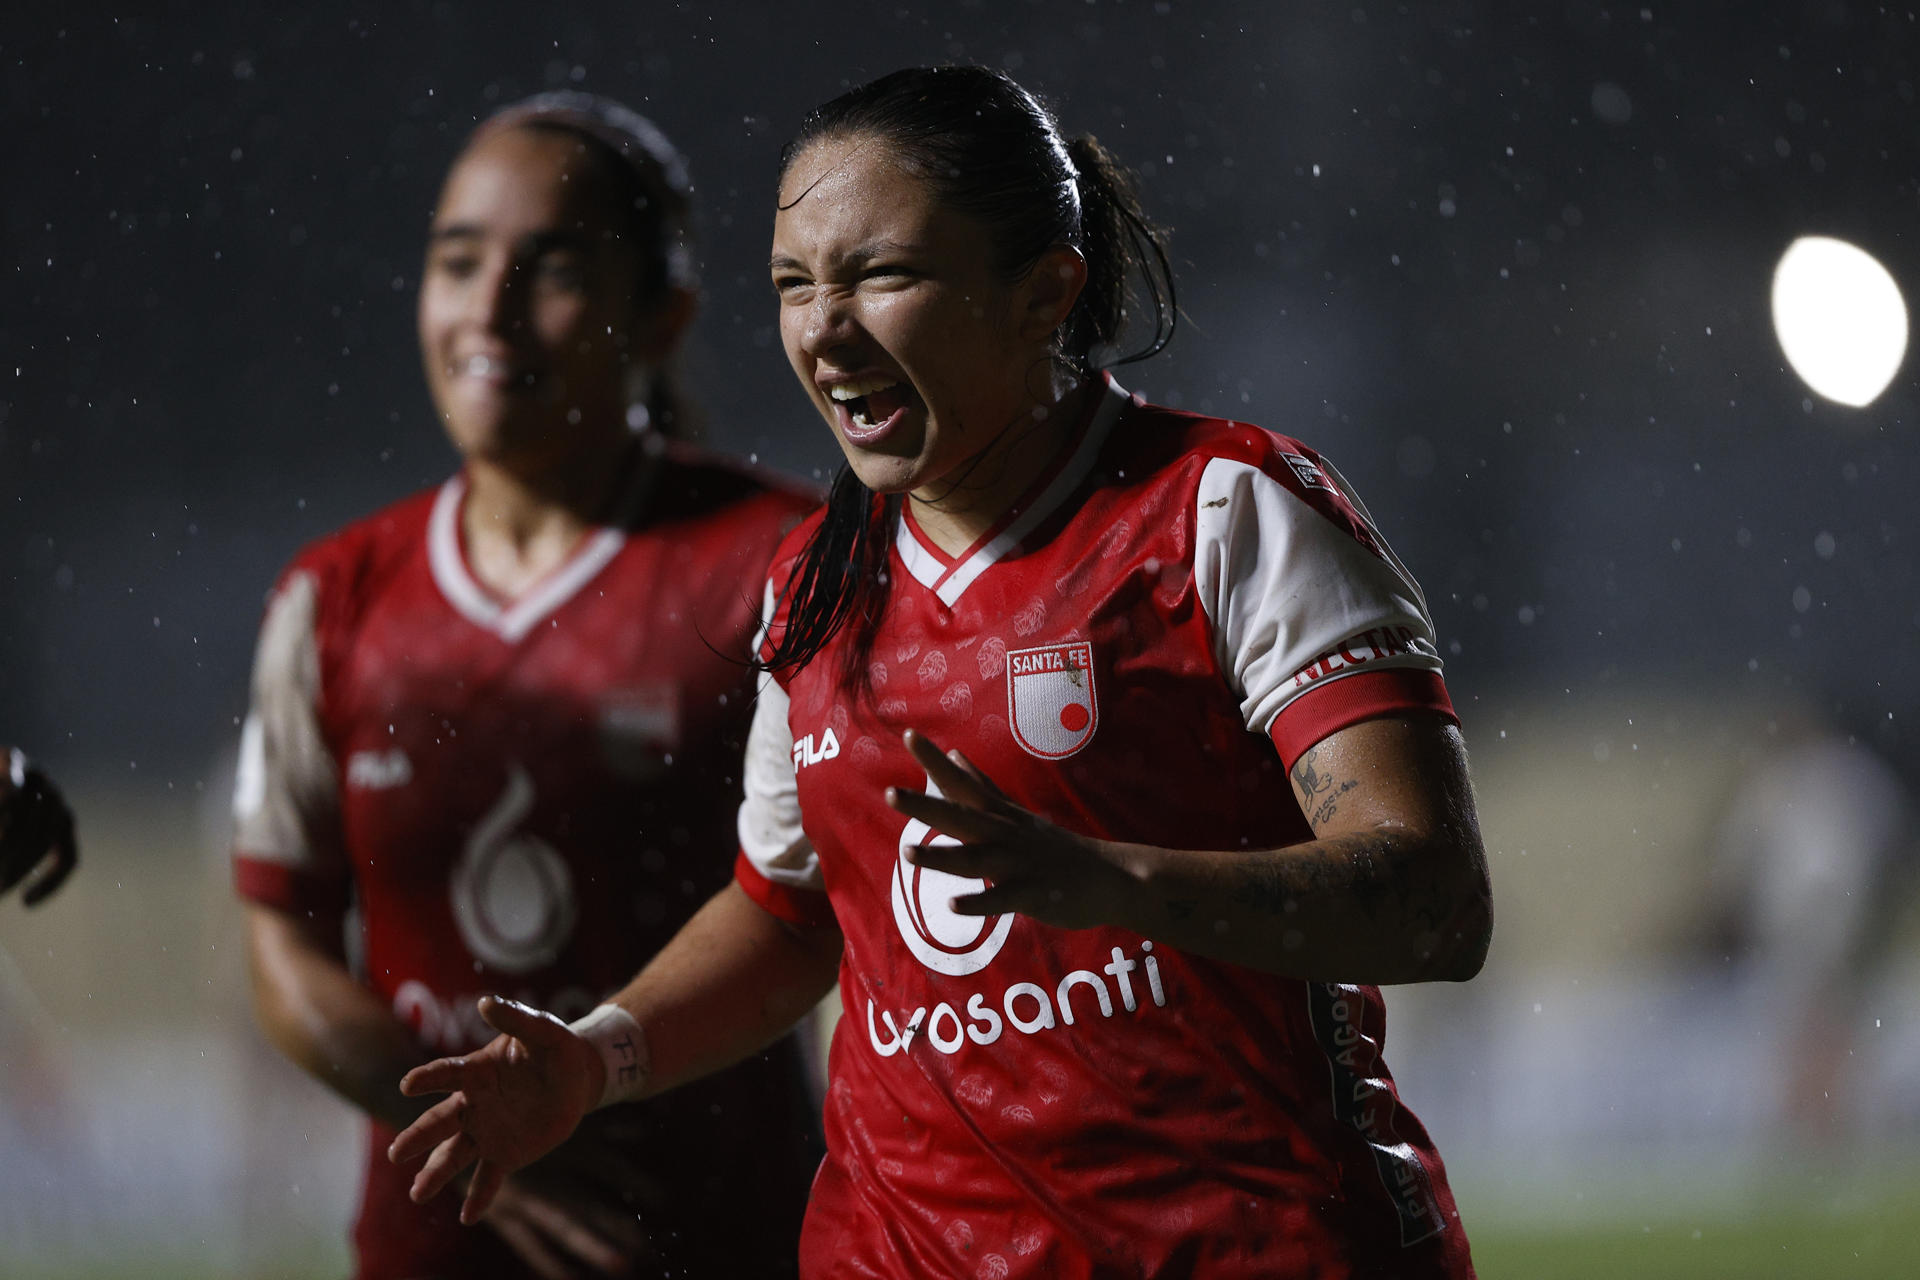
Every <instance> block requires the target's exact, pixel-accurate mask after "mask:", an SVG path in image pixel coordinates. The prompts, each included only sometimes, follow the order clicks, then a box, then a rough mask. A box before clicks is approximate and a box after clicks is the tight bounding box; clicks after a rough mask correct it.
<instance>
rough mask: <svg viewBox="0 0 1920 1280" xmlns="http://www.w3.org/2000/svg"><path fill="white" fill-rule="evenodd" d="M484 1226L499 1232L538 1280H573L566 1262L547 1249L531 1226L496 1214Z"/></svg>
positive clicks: (571, 1271) (508, 1246) (543, 1241)
mask: <svg viewBox="0 0 1920 1280" xmlns="http://www.w3.org/2000/svg"><path fill="white" fill-rule="evenodd" d="M487 1225H488V1226H490V1227H492V1228H493V1229H494V1230H495V1231H496V1232H498V1233H499V1235H500V1238H501V1239H502V1240H504V1241H506V1243H507V1248H509V1249H511V1250H513V1253H514V1256H515V1257H517V1258H519V1259H520V1261H521V1262H524V1263H525V1264H526V1265H527V1269H528V1270H530V1271H532V1272H533V1274H534V1275H536V1276H539V1277H540V1280H572V1277H573V1269H572V1268H571V1267H569V1266H568V1265H567V1264H566V1260H565V1259H563V1258H561V1256H560V1255H559V1254H558V1253H556V1252H554V1251H553V1250H552V1249H551V1248H549V1247H548V1245H547V1242H546V1240H545V1239H544V1238H543V1237H542V1236H541V1234H540V1232H539V1231H537V1230H536V1229H535V1228H534V1226H533V1224H532V1223H530V1222H524V1221H522V1220H521V1219H519V1218H511V1217H508V1216H506V1215H505V1214H500V1213H496V1214H494V1215H493V1216H492V1217H490V1218H488V1219H487Z"/></svg>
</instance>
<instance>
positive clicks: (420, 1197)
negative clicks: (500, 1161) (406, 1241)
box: [407, 1133, 479, 1204]
mask: <svg viewBox="0 0 1920 1280" xmlns="http://www.w3.org/2000/svg"><path fill="white" fill-rule="evenodd" d="M478 1154H479V1153H478V1152H477V1151H476V1150H475V1148H474V1145H473V1139H472V1138H469V1137H468V1136H467V1135H466V1134H464V1133H456V1134H454V1135H453V1136H452V1137H451V1138H448V1139H447V1140H446V1141H445V1142H442V1143H441V1144H440V1145H439V1146H437V1147H435V1148H434V1149H433V1154H432V1155H429V1156H428V1157H427V1162H426V1163H425V1164H423V1165H421V1166H420V1172H419V1173H416V1174H414V1175H413V1185H412V1186H411V1187H409V1188H408V1189H407V1196H408V1198H410V1199H411V1200H412V1201H413V1202H414V1203H415V1204H425V1203H426V1202H427V1201H429V1200H431V1199H433V1198H434V1197H435V1196H437V1195H439V1194H440V1193H441V1192H442V1191H444V1190H445V1189H446V1186H447V1184H448V1183H450V1182H452V1181H453V1180H454V1179H455V1178H457V1177H459V1176H460V1171H461V1170H462V1169H465V1168H466V1167H467V1166H468V1165H470V1164H472V1163H473V1161H474V1158H475V1156H476V1155H478Z"/></svg>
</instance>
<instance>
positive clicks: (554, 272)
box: [533, 253, 587, 289]
mask: <svg viewBox="0 0 1920 1280" xmlns="http://www.w3.org/2000/svg"><path fill="white" fill-rule="evenodd" d="M533 278H534V279H535V280H537V281H539V282H540V283H541V284H543V285H546V286H548V287H550V288H554V289H579V288H582V287H584V286H585V284H586V282H587V268H586V264H585V263H584V262H582V261H581V260H580V258H579V256H578V255H576V254H571V253H550V254H546V255H543V256H542V257H541V258H540V259H539V260H538V261H537V262H535V263H534V264H533Z"/></svg>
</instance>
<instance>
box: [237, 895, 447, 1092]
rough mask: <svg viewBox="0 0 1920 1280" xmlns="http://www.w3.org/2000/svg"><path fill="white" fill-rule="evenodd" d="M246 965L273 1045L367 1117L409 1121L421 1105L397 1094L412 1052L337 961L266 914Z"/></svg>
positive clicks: (414, 1062) (415, 1059) (407, 1038)
mask: <svg viewBox="0 0 1920 1280" xmlns="http://www.w3.org/2000/svg"><path fill="white" fill-rule="evenodd" d="M257 910H258V909H257ZM250 967H251V970H252V977H253V1005H254V1014H255V1017H256V1019H257V1020H258V1021H259V1023H260V1028H261V1031H262V1032H263V1033H264V1034H265V1035H266V1037H267V1039H268V1041H269V1042H271V1043H272V1044H273V1046H274V1047H275V1048H276V1049H278V1050H279V1051H280V1052H281V1053H283V1054H285V1055H286V1056H287V1058H288V1059H290V1060H291V1061H292V1062H293V1063H294V1064H295V1065H296V1066H298V1067H300V1068H301V1069H302V1070H304V1071H306V1072H307V1073H308V1074H309V1075H311V1076H313V1077H314V1078H315V1079H316V1080H318V1081H320V1082H321V1083H322V1084H324V1085H326V1086H327V1087H328V1088H329V1089H332V1090H333V1091H334V1092H335V1093H337V1094H339V1095H340V1096H341V1097H343V1098H345V1099H346V1100H347V1101H348V1102H349V1103H351V1104H353V1105H354V1106H355V1107H358V1108H359V1109H360V1110H361V1111H364V1112H366V1113H367V1114H368V1115H370V1116H372V1117H374V1118H375V1119H377V1120H380V1121H382V1122H383V1123H385V1124H388V1125H391V1126H393V1127H395V1128H403V1127H405V1126H406V1125H408V1124H410V1123H412V1121H413V1119H414V1117H415V1116H417V1115H419V1114H420V1112H421V1110H422V1109H423V1107H424V1106H425V1103H424V1102H423V1101H421V1100H417V1099H413V1098H407V1097H404V1096H402V1095H401V1093H400V1089H399V1080H400V1077H401V1076H403V1075H405V1074H406V1072H407V1071H409V1070H410V1069H412V1068H413V1067H415V1066H418V1065H419V1064H420V1062H421V1060H422V1059H421V1054H420V1050H419V1048H418V1046H417V1045H416V1044H415V1043H414V1039H413V1037H412V1035H411V1034H410V1033H409V1032H408V1031H407V1029H406V1027H405V1026H403V1025H402V1024H401V1022H400V1021H399V1019H397V1018H395V1017H394V1016H393V1013H392V1011H391V1010H389V1009H388V1008H387V1007H386V1006H385V1005H383V1004H382V1003H381V1002H380V999H379V997H377V996H375V995H374V993H373V992H371V991H369V990H368V989H367V988H366V987H365V986H364V985H362V984H361V983H360V982H359V980H357V979H356V978H355V977H354V976H353V974H352V973H351V972H350V971H349V970H348V969H347V967H346V965H345V963H344V962H342V961H340V960H339V959H337V958H335V957H333V956H331V955H329V954H327V953H326V952H325V951H323V950H320V949H318V948H314V947H311V946H310V945H307V944H306V942H305V941H304V940H302V939H300V938H299V937H298V936H297V934H296V933H295V931H294V930H293V927H292V926H291V925H290V924H285V923H282V922H279V921H275V920H272V919H270V918H269V919H267V920H264V921H261V922H258V923H256V926H255V928H254V930H253V936H252V939H251V946H250Z"/></svg>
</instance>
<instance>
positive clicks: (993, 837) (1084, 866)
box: [887, 730, 1139, 929]
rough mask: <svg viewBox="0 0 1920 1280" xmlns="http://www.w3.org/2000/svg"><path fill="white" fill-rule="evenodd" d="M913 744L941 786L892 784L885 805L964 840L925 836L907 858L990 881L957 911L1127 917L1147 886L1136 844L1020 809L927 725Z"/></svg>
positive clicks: (909, 741)
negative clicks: (1132, 863)
mask: <svg viewBox="0 0 1920 1280" xmlns="http://www.w3.org/2000/svg"><path fill="white" fill-rule="evenodd" d="M905 742H906V747H907V751H908V753H909V754H911V755H912V756H913V758H914V759H915V760H916V761H917V762H919V764H920V766H921V767H922V768H923V769H925V770H926V771H927V781H928V783H929V791H933V792H937V793H938V794H928V792H923V791H905V790H902V789H900V788H899V787H889V788H887V803H888V804H889V805H891V806H893V808H894V809H896V810H897V811H899V812H900V813H904V814H906V815H907V816H908V817H909V818H918V819H919V820H920V821H922V822H924V823H926V824H927V825H928V826H929V827H932V828H933V829H934V830H935V831H938V832H940V833H941V834H943V835H946V836H948V837H950V838H952V839H954V840H958V841H959V842H960V843H959V844H958V845H942V844H922V845H919V846H917V847H915V848H913V849H911V850H909V851H908V854H907V856H908V857H909V858H910V859H911V860H912V862H913V863H914V865H916V866H921V867H928V868H931V869H932V870H935V871H945V872H947V873H948V874H950V875H956V876H962V877H966V878H968V879H975V880H985V881H988V882H989V884H988V887H987V888H986V889H984V890H982V891H981V892H979V893H972V894H965V895H962V896H961V897H957V898H955V899H954V900H953V909H954V911H955V912H957V913H958V914H960V915H968V916H991V915H1000V914H1002V913H1004V912H1008V911H1017V912H1019V913H1020V914H1022V915H1029V916H1032V917H1034V918H1035V919H1036V920H1043V921H1045V922H1046V923H1048V924H1052V925H1058V926H1060V927H1061V928H1063V929H1085V928H1089V927H1091V926H1093V925H1098V924H1107V923H1111V922H1113V921H1116V920H1119V919H1123V918H1124V907H1123V905H1122V904H1123V903H1124V902H1125V901H1126V900H1127V898H1128V896H1129V895H1130V894H1132V893H1134V892H1135V891H1137V890H1138V888H1139V882H1138V880H1137V878H1136V877H1135V876H1134V875H1133V874H1132V873H1131V872H1130V871H1129V870H1128V869H1127V858H1126V854H1127V849H1128V846H1126V845H1122V844H1116V843H1114V842H1112V841H1108V840H1095V839H1093V838H1091V837H1089V836H1080V835H1075V834H1074V833H1073V832H1071V831H1067V830H1065V829H1063V828H1061V827H1057V826H1055V825H1054V824H1053V823H1051V822H1048V821H1047V820H1046V819H1045V818H1042V817H1041V816H1039V815H1038V814H1036V813H1034V812H1033V811H1031V810H1029V809H1025V808H1022V807H1021V806H1020V805H1018V804H1016V803H1014V802H1013V801H1012V800H1010V799H1008V798H1007V796H1006V793H1004V792H1003V791H1001V790H1000V788H999V787H997V786H995V785H994V783H993V780H992V779H990V778H988V777H987V776H986V775H985V774H983V773H981V772H980V770H979V769H977V768H976V767H975V766H974V765H973V763H972V762H971V761H970V760H968V759H967V758H966V757H965V756H964V755H962V754H961V753H960V752H958V751H954V752H947V753H943V752H942V751H941V750H940V748H939V747H938V746H936V745H935V744H934V742H933V741H932V739H930V738H928V737H927V736H926V735H924V734H922V733H918V732H915V731H912V730H909V731H908V733H907V735H906V738H905Z"/></svg>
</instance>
